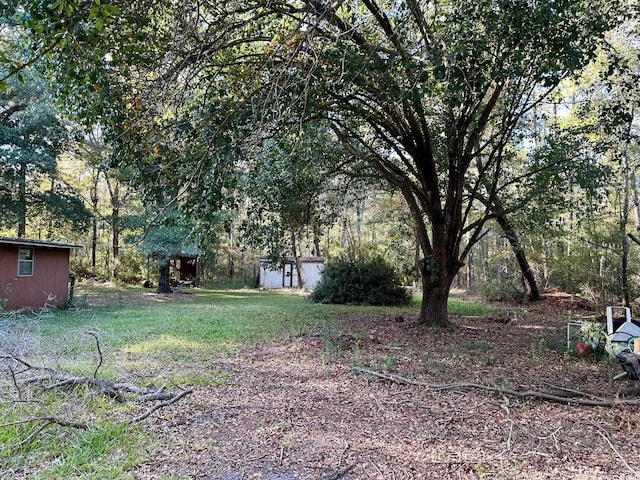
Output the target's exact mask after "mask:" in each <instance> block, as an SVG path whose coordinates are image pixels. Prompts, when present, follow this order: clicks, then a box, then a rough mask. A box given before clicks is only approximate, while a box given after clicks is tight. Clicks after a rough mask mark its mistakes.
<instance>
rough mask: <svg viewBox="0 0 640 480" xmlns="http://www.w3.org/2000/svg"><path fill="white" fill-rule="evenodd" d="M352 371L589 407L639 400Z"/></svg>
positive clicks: (431, 385)
mask: <svg viewBox="0 0 640 480" xmlns="http://www.w3.org/2000/svg"><path fill="white" fill-rule="evenodd" d="M354 371H356V372H358V373H360V374H361V375H364V376H369V377H375V378H380V379H383V380H387V381H390V382H394V383H403V384H407V385H415V386H419V387H425V388H428V389H432V390H464V389H473V390H483V391H486V392H492V393H498V394H500V395H509V396H512V397H518V398H538V399H540V400H547V401H551V402H558V403H564V404H577V405H585V406H590V407H615V406H618V405H640V400H623V399H618V398H615V399H605V398H597V397H592V396H591V395H589V394H586V393H582V397H577V396H575V394H576V393H577V391H575V390H573V391H571V393H572V394H573V395H572V396H570V397H565V396H562V395H559V394H552V393H549V392H541V391H535V390H524V391H519V390H512V389H509V388H501V387H493V386H490V385H482V384H480V383H470V382H456V383H428V382H421V381H419V380H412V379H410V378H407V377H403V376H401V375H394V374H391V373H383V372H377V371H375V370H371V369H369V368H361V367H355V368H354ZM587 396H591V397H592V398H585V397H587Z"/></svg>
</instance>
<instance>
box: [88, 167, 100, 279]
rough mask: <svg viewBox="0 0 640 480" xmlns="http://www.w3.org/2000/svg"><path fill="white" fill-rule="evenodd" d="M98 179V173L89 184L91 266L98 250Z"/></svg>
mask: <svg viewBox="0 0 640 480" xmlns="http://www.w3.org/2000/svg"><path fill="white" fill-rule="evenodd" d="M98 179H99V175H98V174H96V176H95V177H94V178H93V185H92V186H91V191H90V196H91V208H92V209H93V220H92V221H91V268H93V269H94V270H95V268H96V255H97V250H98V201H99V199H98Z"/></svg>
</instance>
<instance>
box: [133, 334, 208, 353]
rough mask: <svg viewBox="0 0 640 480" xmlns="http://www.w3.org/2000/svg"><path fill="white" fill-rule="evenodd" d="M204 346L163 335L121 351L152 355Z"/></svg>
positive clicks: (199, 343)
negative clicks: (170, 350) (162, 351)
mask: <svg viewBox="0 0 640 480" xmlns="http://www.w3.org/2000/svg"><path fill="white" fill-rule="evenodd" d="M204 346H205V345H204V344H203V343H201V342H195V341H193V340H186V339H184V338H177V337H168V336H166V335H163V336H161V337H158V338H155V339H153V340H148V341H146V342H140V343H136V344H135V345H130V346H127V347H125V348H124V349H123V350H124V351H125V352H132V353H153V352H158V351H161V350H167V349H199V348H204Z"/></svg>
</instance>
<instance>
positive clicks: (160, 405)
mask: <svg viewBox="0 0 640 480" xmlns="http://www.w3.org/2000/svg"><path fill="white" fill-rule="evenodd" d="M190 393H193V390H185V391H184V392H180V393H179V394H177V395H175V396H173V397H172V398H171V399H169V400H167V401H165V402H160V403H157V404H155V405H154V406H153V407H151V408H150V409H149V410H147V411H146V412H144V413H143V414H142V415H138V416H137V417H135V418H132V419H131V420H129V421H128V422H127V423H128V424H129V425H131V424H133V423H137V422H141V421H142V420H144V419H145V418H147V417H149V416H150V415H151V414H152V413H153V412H155V411H156V410H160V409H161V408H163V407H168V406H169V405H171V404H172V403H176V402H177V401H178V400H180V399H181V398H182V397H186V396H187V395H189V394H190Z"/></svg>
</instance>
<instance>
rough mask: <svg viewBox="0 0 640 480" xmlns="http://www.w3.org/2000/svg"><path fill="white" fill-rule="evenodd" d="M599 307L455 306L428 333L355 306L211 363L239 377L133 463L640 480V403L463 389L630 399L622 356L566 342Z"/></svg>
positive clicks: (254, 474)
mask: <svg viewBox="0 0 640 480" xmlns="http://www.w3.org/2000/svg"><path fill="white" fill-rule="evenodd" d="M569 311H571V313H570V314H569ZM598 313H601V312H589V311H587V310H585V309H584V308H583V305H580V304H578V303H576V302H574V301H573V300H571V299H570V298H567V297H562V296H560V297H553V296H549V297H547V298H545V300H544V301H543V302H540V303H537V304H535V305H526V306H519V307H517V308H515V307H514V310H513V312H512V313H510V314H508V315H502V316H500V317H497V318H493V319H487V318H472V317H459V318H454V321H455V324H456V326H457V328H455V329H454V330H453V331H448V330H436V331H433V330H429V329H425V328H423V327H420V326H417V325H415V323H414V322H413V319H411V318H402V317H385V316H382V315H360V316H349V317H348V318H347V317H345V318H342V319H341V322H340V323H339V325H338V326H336V327H335V328H333V329H332V330H331V331H327V332H323V333H322V334H318V335H305V336H302V337H299V338H290V339H284V340H282V341H280V342H278V343H275V344H268V345H263V344H261V345H255V346H252V347H248V348H246V349H245V350H243V351H240V352H238V353H236V354H234V355H232V356H224V355H221V356H219V357H217V358H212V359H211V360H210V362H209V364H208V365H206V367H205V368H209V369H212V370H215V371H221V372H224V373H225V374H226V379H227V381H225V382H223V384H222V385H219V386H204V387H202V386H196V387H194V393H193V394H192V395H190V396H189V397H186V398H185V399H183V400H182V401H181V402H180V403H179V404H174V405H172V406H171V407H168V408H165V409H163V410H162V414H161V415H160V416H158V417H155V418H152V419H149V420H148V421H147V422H146V423H145V428H149V429H151V430H153V431H154V432H155V433H156V434H157V436H158V438H159V441H160V444H161V445H162V447H161V448H160V450H159V451H158V452H157V455H156V456H155V458H154V460H153V461H150V462H149V463H146V464H144V465H141V466H138V467H137V468H136V469H135V470H134V471H133V472H132V473H133V474H134V475H135V476H136V478H140V479H156V478H162V477H170V478H189V479H192V478H193V479H197V478H205V479H224V480H244V479H270V480H289V479H325V480H338V479H345V480H349V479H380V480H382V479H387V480H391V479H398V480H399V479H431V478H433V479H475V478H496V479H498V478H499V479H502V478H504V479H507V478H509V479H516V478H522V479H541V478H548V479H632V478H640V441H639V440H638V438H639V437H640V406H639V405H616V406H613V407H601V406H582V405H576V404H572V403H568V404H565V403H557V402H552V401H546V400H542V399H539V398H532V397H531V398H519V397H516V396H511V395H506V394H501V393H496V392H495V391H484V390H479V389H477V388H474V387H470V386H464V385H460V384H461V383H472V384H480V385H487V386H491V387H499V388H503V389H512V390H517V391H552V392H553V391H555V392H558V391H563V390H562V389H563V388H564V389H566V390H564V391H565V393H566V392H568V391H569V390H575V391H580V392H585V393H590V394H592V395H593V396H594V397H582V398H595V397H598V398H606V399H615V398H620V397H619V394H620V391H621V390H622V389H624V388H626V387H629V386H632V384H633V383H638V382H627V381H615V382H613V381H612V380H611V377H612V376H613V375H615V374H617V373H619V372H620V371H621V370H620V368H619V367H618V366H617V365H613V364H609V365H607V364H604V365H603V364H596V363H594V362H591V361H589V360H586V359H582V358H575V357H571V356H567V355H565V354H564V353H563V352H562V348H563V343H564V342H565V341H566V340H565V335H566V322H567V321H568V320H569V319H571V320H576V319H580V318H583V317H587V316H589V315H595V314H598ZM356 367H366V368H369V369H371V370H374V371H376V372H381V373H385V374H395V375H401V376H403V377H406V378H409V379H411V380H414V381H418V382H422V383H424V384H430V385H431V386H427V385H424V384H423V385H411V384H406V383H400V382H397V381H390V380H385V379H381V378H378V377H375V376H372V375H368V374H363V373H362V372H358V371H356V370H355V368H356ZM437 384H447V385H441V386H440V387H439V388H436V387H437ZM449 384H457V386H451V387H448V385H449Z"/></svg>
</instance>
